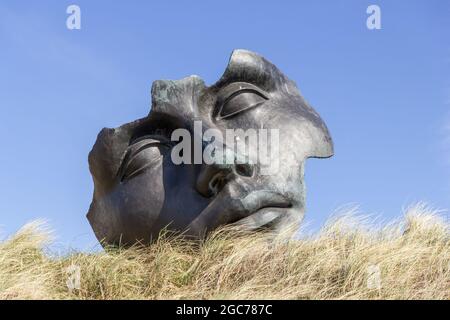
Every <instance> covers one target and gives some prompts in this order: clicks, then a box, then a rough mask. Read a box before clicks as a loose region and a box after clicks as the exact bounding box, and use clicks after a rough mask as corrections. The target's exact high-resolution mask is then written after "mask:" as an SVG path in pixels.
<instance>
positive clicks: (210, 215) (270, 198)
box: [187, 185, 294, 235]
mask: <svg viewBox="0 0 450 320" xmlns="http://www.w3.org/2000/svg"><path fill="white" fill-rule="evenodd" d="M227 187H228V188H230V185H227ZM227 187H226V188H225V190H222V192H220V193H219V194H218V196H217V197H216V199H214V201H213V202H211V203H210V204H209V205H208V207H206V208H205V209H204V210H203V211H202V213H201V214H200V215H199V216H197V217H196V219H194V220H193V221H192V222H191V223H190V224H189V226H188V227H187V230H188V231H187V233H188V234H193V235H195V234H196V235H199V234H203V233H204V232H205V231H206V230H207V229H208V230H212V229H214V228H216V227H218V226H220V225H224V224H229V223H236V224H237V225H239V226H243V227H244V228H248V229H257V228H259V227H262V226H265V225H268V224H270V223H272V222H275V221H276V220H278V219H279V218H282V217H283V216H285V215H287V214H289V213H291V211H292V210H294V207H293V205H292V204H293V201H291V199H290V198H288V197H287V196H285V195H282V194H281V193H279V192H276V191H272V190H267V189H265V190H254V191H250V192H246V193H244V195H243V196H242V197H239V196H234V197H232V196H230V194H233V192H234V194H239V191H242V189H241V190H238V192H236V190H235V191H232V190H230V189H231V188H230V189H228V190H227Z"/></svg>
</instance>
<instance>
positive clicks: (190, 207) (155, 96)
mask: <svg viewBox="0 0 450 320" xmlns="http://www.w3.org/2000/svg"><path fill="white" fill-rule="evenodd" d="M199 121H201V125H200V131H202V132H205V131H206V130H208V129H215V130H216V131H217V130H218V131H219V132H222V133H223V136H226V130H227V129H242V130H244V131H245V130H250V129H254V130H259V129H261V128H265V129H268V130H271V129H276V130H278V136H279V137H278V141H277V142H276V143H277V146H275V145H270V144H271V143H272V144H274V142H271V140H269V141H268V142H267V143H268V144H269V146H268V147H269V149H271V148H272V149H277V153H276V155H275V157H276V159H275V158H273V157H272V158H271V160H270V161H278V163H279V166H278V168H277V170H275V172H274V173H271V174H267V173H263V170H262V169H263V168H262V166H261V165H259V164H258V163H255V162H250V161H248V162H247V163H246V162H245V161H244V162H242V163H235V164H223V163H221V162H219V161H217V162H214V161H212V163H211V161H209V163H208V164H207V163H205V161H200V163H198V162H195V161H192V164H191V163H181V164H176V163H174V161H173V158H172V156H171V154H172V152H173V148H175V147H176V144H178V142H174V141H172V139H171V136H172V133H173V132H174V131H175V130H176V129H180V128H182V129H185V130H187V131H188V132H190V133H192V141H189V142H190V143H192V145H194V141H193V140H194V138H195V133H194V131H195V128H194V127H195V126H196V125H197V126H198V123H200V122H199ZM195 123H197V124H195ZM245 145H246V147H247V148H248V149H247V150H249V152H250V153H251V152H252V151H254V150H256V149H255V148H257V147H256V146H255V145H254V142H251V141H245ZM275 147H276V148H275ZM193 148H194V149H195V148H196V147H195V146H194V147H193ZM197 148H198V144H197ZM204 148H206V144H205V143H201V144H200V152H201V151H202V150H203V151H204ZM231 150H234V151H235V152H236V153H239V152H238V150H237V149H235V148H234V147H233V148H231ZM197 151H198V150H197ZM183 152H186V151H184V150H183ZM194 153H195V152H194V151H192V155H189V154H181V155H182V156H183V157H188V158H189V157H191V156H192V157H194ZM332 154H333V144H332V141H331V137H330V135H329V132H328V130H327V128H326V126H325V124H324V123H323V121H322V119H321V118H320V117H319V115H318V114H317V113H316V112H315V111H314V110H313V109H312V108H311V107H310V106H309V105H308V103H307V102H306V101H305V100H304V99H303V98H302V96H301V95H300V93H299V91H298V89H297V87H296V85H295V83H294V82H293V81H291V80H289V79H288V78H287V77H286V76H285V75H284V74H283V73H281V72H280V71H279V70H278V69H277V67H275V66H274V65H273V64H271V63H270V62H268V61H267V60H266V59H264V58H263V57H261V56H259V55H257V54H255V53H253V52H249V51H246V50H235V51H234V52H233V54H232V55H231V58H230V61H229V64H228V66H227V69H226V71H225V73H224V74H223V76H222V77H221V78H220V80H219V81H218V82H217V83H215V84H214V85H212V86H209V87H208V86H206V85H205V84H204V82H203V81H202V80H201V79H200V78H199V77H197V76H191V77H188V78H184V79H181V80H177V81H169V80H159V81H155V82H154V83H153V86H152V107H151V111H150V113H149V115H148V116H147V117H145V118H142V119H140V120H136V121H134V122H131V123H127V124H125V125H123V126H121V127H118V128H115V129H108V128H105V129H103V130H102V131H101V132H100V133H99V135H98V137H97V141H96V143H95V145H94V147H93V149H92V151H91V152H90V154H89V167H90V171H91V173H92V176H93V179H94V196H93V200H92V203H91V206H90V209H89V212H88V214H87V218H88V220H89V222H90V224H91V226H92V228H93V229H94V232H95V234H96V236H97V238H98V239H99V240H101V241H103V243H107V244H119V243H120V244H133V243H135V242H136V241H141V242H144V243H148V242H151V241H152V240H154V239H155V238H157V237H158V234H159V233H160V231H161V230H162V229H164V228H166V227H167V228H168V229H169V230H176V231H182V232H185V234H187V235H191V236H202V235H204V234H205V232H207V231H210V230H213V229H215V228H217V227H218V226H220V225H224V224H230V223H236V224H239V225H242V226H243V227H245V228H248V229H252V230H253V229H254V230H256V229H259V228H263V227H267V228H274V229H279V228H281V227H282V226H283V225H285V224H287V223H295V222H298V223H300V221H301V220H302V218H303V214H304V203H305V186H304V181H303V177H304V162H305V160H306V159H307V158H310V157H315V158H327V157H330V156H332Z"/></svg>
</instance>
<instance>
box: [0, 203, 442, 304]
mask: <svg viewBox="0 0 450 320" xmlns="http://www.w3.org/2000/svg"><path fill="white" fill-rule="evenodd" d="M365 221H366V222H365ZM290 236H292V232H290V231H288V230H286V232H285V233H283V234H281V235H277V236H275V235H272V234H269V233H253V234H249V233H245V232H242V231H239V230H236V229H233V228H232V227H227V228H222V229H220V230H217V231H215V232H214V233H212V234H211V235H210V236H209V237H208V239H206V240H204V241H202V242H192V241H191V242H189V241H187V240H183V238H181V237H180V236H176V235H170V234H165V235H163V236H162V237H161V238H160V240H159V241H158V242H157V243H155V244H153V245H151V246H148V247H140V246H135V247H133V248H128V249H124V248H109V249H106V250H105V251H102V252H99V253H82V252H72V253H69V254H66V255H64V256H61V257H55V256H54V255H52V254H51V252H48V250H47V249H46V248H47V246H48V244H49V241H50V239H51V233H50V232H49V231H48V229H47V228H46V226H45V224H43V223H42V222H39V221H37V222H33V223H30V224H27V225H25V226H24V227H23V228H22V229H21V230H19V231H18V232H17V233H16V234H14V235H12V236H11V237H10V238H8V239H5V240H4V241H3V242H0V299H449V298H450V239H449V224H448V222H447V221H445V220H444V219H443V218H442V217H439V215H438V214H437V213H436V212H435V211H433V210H431V209H429V208H427V207H426V206H424V205H417V206H414V207H411V208H409V209H408V210H407V211H406V212H405V217H404V219H403V220H402V221H397V222H393V223H390V224H387V225H384V226H379V227H374V226H371V225H370V223H367V219H363V218H358V217H355V216H354V215H353V214H350V213H348V214H344V215H338V216H335V217H334V218H332V219H331V220H330V221H329V222H328V223H327V224H326V225H325V226H324V227H323V229H322V230H321V231H320V232H318V233H316V234H313V235H308V236H303V235H302V236H300V238H298V239H297V240H288V239H289V237H290ZM78 274H79V278H78V277H77V275H78ZM77 279H79V282H78V281H77ZM78 284H79V285H78ZM68 285H69V287H71V288H72V290H69V288H68Z"/></svg>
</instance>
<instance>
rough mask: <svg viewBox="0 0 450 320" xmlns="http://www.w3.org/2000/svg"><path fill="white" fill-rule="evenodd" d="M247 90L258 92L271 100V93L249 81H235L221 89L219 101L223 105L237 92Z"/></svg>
mask: <svg viewBox="0 0 450 320" xmlns="http://www.w3.org/2000/svg"><path fill="white" fill-rule="evenodd" d="M245 91H247V92H254V93H256V94H259V95H261V96H262V97H263V98H264V99H266V100H269V94H268V93H267V92H265V91H264V90H262V89H261V88H259V87H257V86H255V85H253V84H251V83H248V82H233V83H230V84H229V85H227V86H226V87H224V88H222V89H221V90H220V91H219V94H218V98H217V102H218V103H219V105H223V104H224V103H225V102H227V101H228V100H229V99H231V98H232V97H233V96H234V95H235V94H238V93H241V92H245Z"/></svg>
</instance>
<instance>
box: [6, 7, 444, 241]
mask: <svg viewBox="0 0 450 320" xmlns="http://www.w3.org/2000/svg"><path fill="white" fill-rule="evenodd" d="M70 4H77V5H78V6H80V8H81V30H68V29H67V28H66V19H67V17H68V15H67V14H66V8H67V7H68V6H69V5H70ZM370 4H377V5H379V6H380V8H381V26H382V29H381V30H368V29H367V27H366V19H367V17H368V15H367V13H366V9H367V7H368V5H370ZM234 48H244V49H249V50H252V51H255V52H258V53H260V54H262V55H263V56H265V57H266V58H267V59H269V60H270V61H272V62H273V63H275V64H276V65H277V66H278V67H279V68H280V69H281V70H282V71H283V72H284V73H285V74H287V75H288V76H289V77H290V78H291V79H293V80H294V81H296V82H297V84H298V86H299V88H300V90H301V92H302V93H303V95H304V97H305V98H306V99H307V100H308V101H309V102H310V103H311V105H313V106H314V108H315V109H316V110H317V111H318V112H319V113H320V115H321V116H322V118H323V119H324V120H325V122H326V123H327V125H328V127H329V129H330V131H331V134H332V136H333V139H334V142H335V156H334V157H333V158H331V159H327V160H316V159H313V160H310V161H308V162H307V167H306V183H307V214H306V221H307V222H308V223H309V224H310V225H311V227H312V228H319V227H320V226H321V225H322V224H323V222H324V221H325V219H326V218H327V216H328V215H329V214H330V213H331V212H332V211H333V210H335V209H336V208H338V207H340V206H342V205H347V204H350V203H353V204H359V205H360V207H361V210H362V211H364V212H366V213H374V214H377V215H379V216H381V217H383V219H386V220H390V219H392V218H395V217H398V216H399V215H400V214H401V211H402V208H404V207H405V206H407V205H408V204H411V203H414V202H416V201H425V202H428V203H429V204H431V205H433V206H435V207H438V208H441V209H446V208H450V197H449V195H450V113H449V107H450V1H448V0H431V1H430V0H423V1H410V0H408V1H400V0H396V1H376V0H372V1H364V0H357V1H356V0H355V1H351V0H346V1H273V0H272V1H242V0H240V1H234V0H227V1H220V2H219V1H216V2H213V1H178V2H174V1H136V0H135V1H123V0H121V1H82V0H74V1H73V2H69V1H62V0H57V1H56V0H55V1H18V0H3V1H1V3H0V120H1V124H0V145H1V150H2V151H1V157H0V195H1V196H0V229H1V230H2V234H3V235H6V234H10V233H12V232H14V231H15V230H16V229H17V228H19V227H20V226H21V225H23V224H24V223H25V222H27V221H30V220H33V219H36V218H46V219H47V220H49V222H50V225H51V227H52V228H53V229H55V230H56V235H57V237H58V238H57V245H60V246H61V247H67V246H71V247H73V248H78V249H89V248H92V247H93V246H94V245H95V244H96V239H95V237H94V234H93V232H92V231H91V228H90V226H89V224H88V222H87V220H86V218H85V214H86V212H87V210H88V207H89V204H90V201H91V196H92V191H93V184H92V180H91V177H90V174H89V171H88V164H87V155H88V152H89V150H90V148H91V147H92V144H93V143H94V141H95V138H96V135H97V133H98V131H99V130H100V129H101V128H102V127H115V126H118V125H120V124H123V123H125V122H128V121H131V120H134V119H137V118H140V117H143V116H145V115H146V114H147V113H148V112H149V108H150V87H151V83H152V81H154V80H157V79H179V78H182V77H185V76H188V75H191V74H197V75H199V76H201V77H202V78H203V79H205V81H206V82H207V83H209V84H212V83H214V82H215V81H216V80H217V79H218V78H219V77H220V75H221V74H222V72H223V71H224V68H225V67H226V64H227V61H228V58H229V55H230V53H231V51H232V50H233V49H234Z"/></svg>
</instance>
